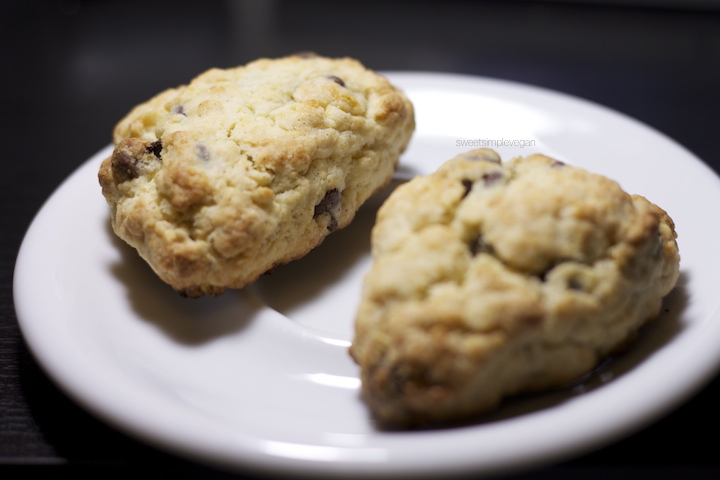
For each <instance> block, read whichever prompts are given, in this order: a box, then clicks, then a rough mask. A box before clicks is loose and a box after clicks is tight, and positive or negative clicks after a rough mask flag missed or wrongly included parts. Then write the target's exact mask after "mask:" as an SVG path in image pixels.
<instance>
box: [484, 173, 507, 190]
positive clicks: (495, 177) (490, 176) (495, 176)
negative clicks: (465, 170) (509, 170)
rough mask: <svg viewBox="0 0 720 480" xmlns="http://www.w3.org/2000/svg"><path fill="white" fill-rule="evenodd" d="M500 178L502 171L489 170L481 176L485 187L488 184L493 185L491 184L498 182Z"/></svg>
mask: <svg viewBox="0 0 720 480" xmlns="http://www.w3.org/2000/svg"><path fill="white" fill-rule="evenodd" d="M502 178H503V174H502V172H489V173H484V174H483V176H482V180H483V183H484V184H485V186H486V187H489V186H490V185H493V184H495V183H497V182H499V181H500V180H502Z"/></svg>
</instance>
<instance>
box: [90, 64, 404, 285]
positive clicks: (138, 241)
mask: <svg viewBox="0 0 720 480" xmlns="http://www.w3.org/2000/svg"><path fill="white" fill-rule="evenodd" d="M414 127H415V124H414V116H413V108H412V104H411V103H410V101H409V100H408V99H407V98H406V97H405V96H404V95H403V93H402V92H401V91H399V90H398V89H397V88H395V87H394V86H393V85H391V84H390V83H389V82H388V81H387V79H385V78H384V77H382V76H380V75H377V74H375V73H374V72H372V71H370V70H367V69H366V68H364V67H363V66H362V65H361V64H360V63H359V62H357V61H356V60H353V59H349V58H342V59H329V58H324V57H319V56H315V55H309V56H308V55H296V56H290V57H285V58H281V59H276V60H270V59H261V60H257V61H255V62H252V63H249V64H248V65H246V66H242V67H237V68H232V69H228V70H220V69H212V70H209V71H207V72H205V73H203V74H202V75H200V76H198V77H197V78H195V79H194V80H193V81H192V82H190V83H189V84H188V85H185V86H181V87H178V88H173V89H170V90H167V91H165V92H162V93H160V94H159V95H157V96H156V97H154V98H152V99H151V100H149V101H148V102H146V103H144V104H141V105H139V106H137V107H135V109H133V110H132V111H131V112H130V113H129V114H128V115H127V116H126V117H125V118H124V119H123V120H122V121H120V123H119V124H118V125H117V127H116V128H115V133H114V143H115V145H116V146H115V150H114V151H113V153H112V155H111V156H110V157H109V158H108V159H107V160H105V161H104V162H103V164H102V167H101V168H100V172H99V179H100V184H101V185H102V191H103V195H104V196H105V198H106V200H107V202H108V204H109V205H110V208H111V214H112V225H113V229H114V230H115V233H116V234H117V235H118V236H119V237H120V238H122V239H123V240H125V241H126V242H127V243H129V244H130V245H131V246H133V247H135V248H136V249H137V250H138V253H139V254H140V255H141V256H142V257H143V258H144V259H145V260H146V261H147V262H148V263H149V264H150V266H151V267H152V268H153V269H154V270H155V272H156V273H157V274H158V275H159V276H160V278H162V279H163V280H164V281H165V282H167V283H168V284H170V285H171V286H172V287H173V288H175V289H176V290H178V291H180V292H182V293H183V294H185V295H188V296H192V297H196V296H201V295H216V294H219V293H221V292H222V291H224V290H225V289H227V288H240V287H243V286H244V285H246V284H248V283H250V282H252V281H254V280H255V279H257V277H258V276H259V275H261V274H262V273H264V272H266V271H268V270H269V269H272V268H273V267H274V266H276V265H279V264H283V263H286V262H289V261H291V260H293V259H296V258H298V257H301V256H303V255H305V254H306V253H307V252H308V251H310V250H311V249H312V248H314V247H315V246H317V245H318V244H320V243H321V242H322V241H323V239H324V238H325V237H326V236H327V235H328V234H329V233H330V232H332V231H334V230H336V229H339V228H342V227H344V226H346V225H347V224H348V223H349V222H350V221H351V220H352V218H353V216H354V215H355V212H356V211H357V209H358V208H359V207H360V205H361V204H362V203H363V202H364V201H365V200H366V199H367V198H368V197H369V196H370V195H372V194H373V193H374V192H375V191H377V190H378V189H380V188H381V187H383V186H384V185H385V184H386V183H387V182H388V181H389V180H390V178H391V176H392V174H393V172H394V170H395V167H396V165H397V161H398V157H399V155H400V153H401V152H402V151H403V150H404V149H405V147H406V145H407V143H408V142H409V140H410V137H411V135H412V132H413V130H414Z"/></svg>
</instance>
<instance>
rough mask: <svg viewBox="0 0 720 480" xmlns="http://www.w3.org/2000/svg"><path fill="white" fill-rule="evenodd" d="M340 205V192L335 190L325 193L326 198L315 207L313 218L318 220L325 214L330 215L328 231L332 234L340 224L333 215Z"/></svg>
mask: <svg viewBox="0 0 720 480" xmlns="http://www.w3.org/2000/svg"><path fill="white" fill-rule="evenodd" d="M339 204H340V191H339V190H338V189H337V188H333V189H331V190H328V191H327V192H326V193H325V196H324V197H323V199H322V200H320V203H318V204H317V205H315V212H314V213H313V218H317V217H319V216H320V215H322V214H323V213H327V214H328V215H330V222H329V223H328V227H327V228H328V230H329V231H331V232H334V231H335V230H337V227H338V222H337V219H336V218H335V215H334V214H333V211H334V210H335V209H337V206H338V205H339Z"/></svg>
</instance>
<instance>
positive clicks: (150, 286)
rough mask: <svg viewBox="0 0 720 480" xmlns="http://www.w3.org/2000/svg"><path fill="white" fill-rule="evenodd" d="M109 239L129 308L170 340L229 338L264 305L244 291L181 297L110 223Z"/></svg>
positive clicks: (115, 272)
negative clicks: (122, 238) (116, 258)
mask: <svg viewBox="0 0 720 480" xmlns="http://www.w3.org/2000/svg"><path fill="white" fill-rule="evenodd" d="M106 231H107V234H108V238H109V240H110V241H111V242H112V243H113V245H114V246H115V247H116V248H117V249H118V251H119V252H120V256H121V258H120V260H119V261H118V262H116V263H115V264H114V265H112V268H111V272H112V274H113V275H114V276H115V278H117V280H118V281H119V282H121V283H122V284H123V285H124V286H125V288H126V289H127V298H128V300H129V303H130V306H131V308H132V310H133V311H134V313H135V314H136V315H137V317H138V318H140V319H142V320H144V321H146V322H150V323H152V324H154V325H155V326H157V327H158V328H159V329H160V330H162V331H163V332H164V333H165V334H166V335H168V336H169V337H171V338H172V339H173V340H175V341H177V342H179V343H182V344H185V345H202V344H205V343H207V342H210V341H212V340H214V339H216V338H219V337H223V336H226V335H231V334H234V333H237V332H239V331H241V330H243V329H244V328H245V327H246V326H248V325H249V324H250V322H251V321H252V319H253V317H254V316H255V314H256V313H257V312H258V311H259V310H260V309H262V308H264V306H263V305H262V303H261V302H260V301H259V300H258V299H257V298H256V297H255V296H254V295H252V293H250V292H248V291H245V290H235V291H228V292H225V293H224V294H222V295H220V296H218V297H215V298H208V297H202V298H196V299H192V298H185V297H182V296H181V295H180V294H179V293H178V292H176V291H175V290H173V289H172V288H171V287H170V286H169V285H166V284H165V283H164V282H162V280H160V279H159V278H158V277H157V276H156V275H155V273H154V272H153V271H152V269H151V268H150V266H149V265H148V264H147V263H146V262H145V261H144V260H143V259H142V258H140V256H139V255H138V254H137V252H136V251H135V250H134V249H133V248H132V247H130V246H129V245H127V244H126V243H125V242H124V241H122V240H121V239H120V238H118V237H117V236H116V235H115V233H114V232H113V230H112V226H111V224H110V220H109V219H108V221H107V223H106Z"/></svg>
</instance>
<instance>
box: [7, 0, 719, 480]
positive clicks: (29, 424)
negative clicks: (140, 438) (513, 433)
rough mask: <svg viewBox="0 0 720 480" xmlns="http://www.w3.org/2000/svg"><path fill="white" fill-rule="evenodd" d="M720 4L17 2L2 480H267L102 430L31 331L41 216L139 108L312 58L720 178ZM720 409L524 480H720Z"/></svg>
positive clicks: (688, 409) (11, 65)
mask: <svg viewBox="0 0 720 480" xmlns="http://www.w3.org/2000/svg"><path fill="white" fill-rule="evenodd" d="M719 4H720V2H711V1H707V2H703V1H676V2H673V1H662V0H658V1H654V2H653V1H651V0H648V1H641V0H637V1H634V2H633V1H629V2H606V3H604V4H600V2H592V1H576V2H572V1H565V2H562V1H557V2H543V1H536V2H531V1H506V2H470V1H453V0H449V1H443V2H439V1H416V2H409V1H396V2H378V1H373V0H364V1H356V2H339V1H335V2H329V1H307V2H298V1H295V2H291V1H267V2H253V1H240V0H236V1H230V0H228V1H222V0H206V1H188V0H173V1H142V2H141V1H134V0H124V1H120V0H102V1H100V0H95V1H90V0H88V1H79V0H76V1H71V0H67V1H59V0H58V1H50V0H47V1H38V0H25V1H21V0H18V1H12V0H10V1H8V0H4V1H3V2H2V3H0V35H1V36H2V41H1V42H0V52H1V56H0V66H1V68H2V77H1V79H0V82H1V84H2V88H0V100H1V103H0V119H1V121H2V124H1V125H2V130H0V135H1V137H0V138H1V140H2V141H1V143H0V145H1V146H2V150H0V151H2V158H1V159H0V162H2V170H1V171H0V209H1V210H0V222H1V223H0V477H3V478H15V477H16V476H19V475H21V474H25V473H30V472H33V471H36V472H38V473H41V474H46V475H47V476H50V475H55V474H58V473H62V472H65V473H70V474H72V475H73V476H74V477H77V476H85V475H87V476H88V477H89V476H92V477H93V478H95V477H96V476H97V477H100V478H107V476H108V475H112V476H119V477H122V478H126V477H130V476H139V477H141V478H145V477H151V476H152V477H157V478H166V477H168V478H169V477H173V478H183V479H184V478H255V477H254V476H253V475H255V474H252V473H251V472H244V474H238V475H237V476H236V475H235V474H231V473H228V472H222V471H219V470H215V469H213V468H211V467H207V466H202V465H197V464H195V463H192V462H190V461H188V460H183V459H179V458H175V457H174V456H172V455H169V454H167V453H164V452H161V451H157V450H155V449H153V448H151V447H149V446H146V445H143V444H141V443H139V442H137V441H135V440H134V439H132V438H129V437H127V436H125V435H124V434H122V433H119V432H117V431H115V430H113V429H112V428H110V427H108V426H106V425H105V424H103V423H101V422H100V421H98V420H96V419H95V418H93V417H92V416H91V415H90V414H88V413H86V412H85V411H84V410H83V409H81V408H80V407H78V406H77V405H75V404H74V403H73V402H72V401H71V400H70V399H68V397H66V396H65V395H64V394H63V393H62V392H61V391H60V390H58V388H57V387H56V386H55V385H54V384H53V382H52V381H51V380H50V379H49V378H48V377H47V376H46V375H45V374H44V373H43V371H42V370H41V368H40V367H39V366H38V364H37V363H36V361H35V360H34V359H33V357H32V355H31V354H30V352H29V350H28V348H27V346H26V345H25V343H24V342H23V339H22V336H21V333H20V331H19V328H18V323H17V319H16V316H15V310H14V306H13V297H12V294H13V285H12V279H13V270H14V266H15V259H16V256H17V252H18V248H19V246H20V244H21V242H22V239H23V235H24V233H25V231H26V229H27V228H28V226H29V224H30V222H31V220H32V218H33V215H34V214H35V213H36V212H37V210H38V209H39V208H40V206H41V205H42V203H43V201H44V200H45V199H46V198H47V197H48V196H49V195H50V193H51V192H52V191H53V190H54V189H55V188H56V187H57V186H58V185H59V184H60V183H61V182H62V180H63V179H64V178H65V177H66V176H67V175H68V174H70V173H71V172H72V171H73V170H74V169H75V168H76V167H78V166H79V165H80V164H81V163H82V162H83V161H84V160H86V159H87V158H89V157H90V156H91V155H92V154H94V153H95V152H96V151H98V150H99V149H100V148H102V147H103V146H105V145H107V144H108V143H109V141H110V132H111V130H112V128H113V126H114V124H115V122H116V121H117V120H118V119H119V118H120V117H121V116H123V115H124V114H125V113H126V112H127V111H128V110H129V109H130V108H131V107H132V106H134V105H135V104H136V103H139V102H141V101H144V100H145V99H147V98H148V97H150V96H151V95H153V94H155V93H157V92H158V91H160V90H162V89H164V88H166V87H169V86H175V85H178V84H182V83H185V82H187V81H188V80H189V79H190V78H192V77H193V76H195V75H196V74H197V73H199V72H201V71H203V70H205V69H207V68H209V67H214V66H219V67H230V66H235V65H239V64H243V63H246V62H248V61H250V60H253V59H255V58H257V57H261V56H270V57H272V56H281V55H285V54H289V53H294V52H297V51H306V50H310V51H316V52H318V53H321V54H323V55H328V56H344V55H349V56H353V57H356V58H358V59H360V60H361V61H362V62H363V63H365V64H366V65H367V66H369V67H371V68H373V69H376V70H415V71H440V72H457V73H465V74H474V75H483V76H488V77H495V78H500V79H506V80H513V81H518V82H523V83H529V84H533V85H538V86H542V87H546V88H550V89H554V90H558V91H561V92H565V93H569V94H572V95H576V96H579V97H584V98H586V99H589V100H592V101H595V102H597V103H600V104H604V105H607V106H609V107H611V108H613V109H616V110H618V111H620V112H623V113H625V114H628V115H630V116H633V117H635V118H637V119H639V120H641V121H642V122H645V123H647V124H649V125H651V126H652V127H654V128H656V129H658V130H660V131H661V132H664V133H665V134H667V135H669V136H670V137H672V138H674V139H675V140H677V141H678V142H680V143H681V144H683V145H684V146H686V147H687V148H688V149H689V150H690V151H692V152H693V153H694V154H696V155H697V156H698V157H700V158H701V159H703V160H704V161H705V162H707V163H708V164H709V165H710V166H711V167H712V168H713V169H715V170H716V171H718V170H719V169H720V158H719V157H718V155H717V147H716V146H715V145H714V144H715V143H716V142H717V141H718V139H719V138H720V128H719V127H720V113H718V112H720V5H719ZM678 175H682V172H678ZM714 207H715V206H711V205H706V206H699V208H703V209H704V210H705V211H707V214H708V215H716V213H715V211H714V210H713V208H714ZM709 221H715V219H713V218H709ZM37 293H38V299H39V301H41V299H42V292H37ZM668 381H672V379H668ZM718 405H720V380H715V381H714V382H712V383H710V384H709V385H707V387H706V388H704V389H703V390H702V391H700V392H698V394H697V395H696V396H694V397H693V398H692V399H690V400H689V401H688V402H687V403H685V404H684V405H683V406H681V407H680V408H678V409H677V410H676V411H674V412H672V413H670V414H669V415H667V416H666V417H665V418H663V419H661V420H660V421H658V422H657V423H655V424H653V425H651V426H649V427H647V428H645V429H644V430H642V431H640V432H637V433H635V434H634V435H632V436H630V437H629V438H625V439H621V440H620V441H617V442H615V443H613V444H611V445H608V446H606V447H604V448H602V449H600V450H598V451H595V452H592V453H589V454H587V455H585V456H582V457H580V458H576V459H572V460H570V461H567V462H565V463H562V464H560V465H553V466H550V467H547V468H544V469H541V470H537V471H531V472H521V473H520V474H518V476H517V478H523V479H525V478H527V479H554V478H563V479H564V478H583V479H606V478H620V479H629V478H672V479H675V478H678V479H679V478H683V479H686V478H720V459H718V448H717V446H716V445H717V441H716V438H715V435H714V433H715V432H716V431H717V429H718V427H720V419H719V418H718V408H717V407H718ZM708 433H710V436H709V437H708V436H706V434H708ZM479 448H481V447H480V446H479ZM513 478H515V477H513Z"/></svg>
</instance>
